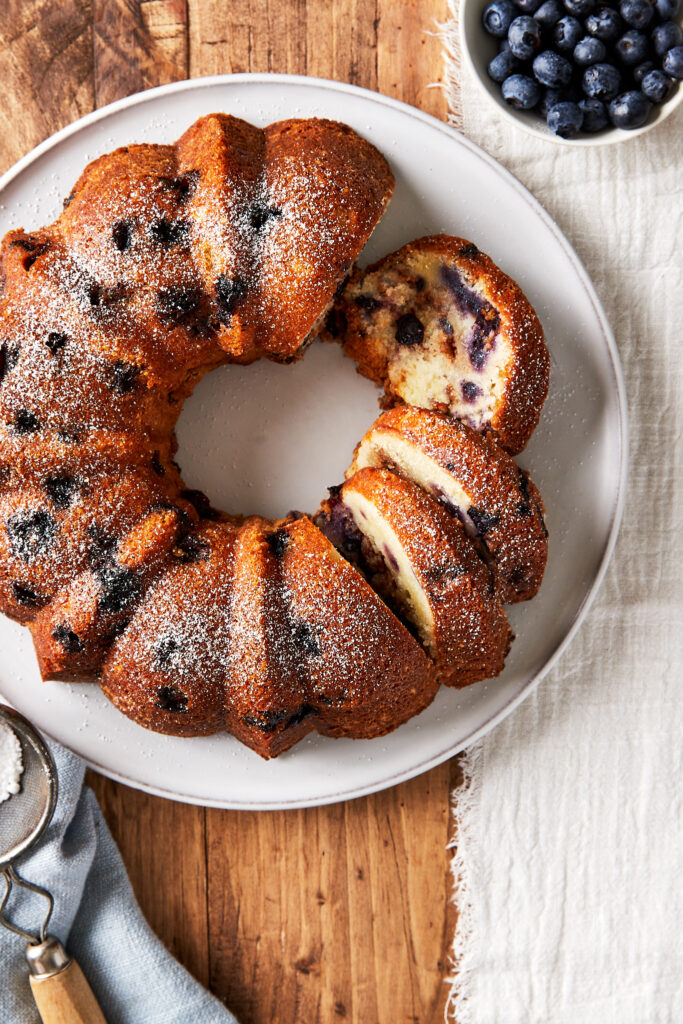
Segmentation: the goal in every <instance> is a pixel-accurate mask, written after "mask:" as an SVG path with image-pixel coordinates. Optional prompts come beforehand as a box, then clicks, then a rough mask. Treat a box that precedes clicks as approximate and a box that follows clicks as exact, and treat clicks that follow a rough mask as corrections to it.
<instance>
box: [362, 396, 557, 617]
mask: <svg viewBox="0 0 683 1024" xmlns="http://www.w3.org/2000/svg"><path fill="white" fill-rule="evenodd" d="M366 466H375V467H384V468H386V469H390V470H392V471H393V472H395V473H399V474H400V475H401V476H404V477H406V478H407V479H409V480H412V481H414V482H415V483H416V484H419V486H420V487H422V488H423V489H424V490H425V491H426V492H427V493H428V494H432V495H433V496H434V497H435V498H437V499H438V500H439V501H440V502H441V503H442V504H443V505H444V506H445V507H446V508H447V509H448V511H449V512H451V513H452V514H453V515H455V516H457V517H458V519H459V520H460V521H461V522H462V524H463V526H464V527H465V530H466V531H467V533H468V534H469V536H470V537H474V538H476V539H477V541H479V550H480V551H481V552H482V553H483V554H484V557H485V558H486V560H487V561H491V562H492V563H493V565H494V566H495V569H496V573H497V576H498V583H499V589H500V595H501V598H502V600H503V601H505V602H514V601H526V600H528V599H529V598H530V597H533V596H534V594H535V593H536V591H537V590H538V588H539V587H540V585H541V580H542V579H543V573H544V570H545V563H546V560H547V557H548V539H547V538H548V531H547V530H546V527H545V522H544V519H543V512H544V509H543V502H542V500H541V496H540V494H539V493H538V488H537V487H536V486H535V485H534V483H533V482H532V481H531V480H530V479H529V475H528V473H525V472H524V470H523V469H520V468H519V466H517V464H516V462H515V461H514V459H512V458H511V457H510V456H509V455H508V454H507V453H506V452H504V451H503V450H502V449H501V448H499V447H498V445H497V444H496V443H495V442H494V441H493V440H492V438H491V437H489V436H486V435H484V434H480V433H477V431H475V430H472V428H471V427H469V426H467V424H465V423H458V422H457V421H456V420H453V419H450V418H449V417H447V416H444V415H443V414H440V413H435V412H429V411H428V410H426V409H415V408H412V407H411V406H405V405H404V406H397V407H396V408H395V409H390V410H389V411H388V412H385V413H384V414H383V415H382V416H380V418H379V419H378V420H377V422H376V423H374V424H373V426H372V427H371V428H370V430H369V431H368V433H367V434H366V435H365V437H364V438H363V440H362V441H361V442H360V444H359V445H358V448H357V449H356V454H355V458H354V460H353V463H352V464H351V467H350V469H349V470H348V474H347V475H348V476H352V474H354V473H356V472H357V471H358V470H361V469H364V468H365V467H366Z"/></svg>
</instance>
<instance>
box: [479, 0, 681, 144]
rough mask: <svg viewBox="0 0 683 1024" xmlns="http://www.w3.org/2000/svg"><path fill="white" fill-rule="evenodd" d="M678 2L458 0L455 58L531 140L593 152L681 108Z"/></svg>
mask: <svg viewBox="0 0 683 1024" xmlns="http://www.w3.org/2000/svg"><path fill="white" fill-rule="evenodd" d="M680 7H681V0H614V2H605V0H462V5H461V14H460V30H461V41H462V52H463V55H464V58H465V60H466V62H467V63H469V65H470V66H471V69H472V71H473V72H474V75H475V77H476V79H477V80H478V82H479V83H480V85H481V86H482V87H483V89H484V91H485V93H486V94H487V95H488V96H489V97H490V98H491V100H492V101H493V102H494V103H496V105H497V106H498V107H499V109H501V110H502V111H503V112H504V113H505V114H506V115H507V116H508V117H510V118H512V119H514V120H515V121H516V122H517V123H518V124H519V125H520V126H521V127H523V128H525V129H526V130H527V131H530V132H532V133H533V134H534V135H539V136H541V137H543V138H546V139H547V138H551V139H555V140H556V141H558V142H565V143H568V144H571V145H584V146H585V145H599V144H602V143H607V142H618V141H620V140H621V139H624V138H629V137H632V136H633V135H639V134H642V132H645V131H648V130H649V129H650V128H651V127H653V126H654V125H655V124H657V123H658V122H659V121H661V120H662V119H663V118H664V117H666V116H667V115H668V114H669V113H671V111H672V110H673V109H674V108H675V107H677V106H678V104H679V103H680V102H681V100H683V87H682V86H681V85H679V82H680V80H681V79H683V31H681V26H680Z"/></svg>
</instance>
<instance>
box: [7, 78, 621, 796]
mask: <svg viewBox="0 0 683 1024" xmlns="http://www.w3.org/2000/svg"><path fill="white" fill-rule="evenodd" d="M216 110H222V111H228V112H230V113H232V114H236V115H238V116H240V117H244V118H247V119H248V120H250V121H252V122H255V123H256V124H261V125H265V124H268V123H269V122H270V121H276V120H278V119H281V118H286V117H292V116H306V117H308V116H314V115H317V116H323V117H330V118H335V119H338V120H342V121H346V122H347V123H348V124H350V125H352V126H353V127H354V128H355V129H356V130H357V131H359V132H360V133H361V134H362V135H365V136H367V137H368V138H369V139H370V140H371V141H372V142H374V143H375V145H377V146H378V147H379V148H380V149H381V150H382V152H383V153H384V154H385V155H386V156H387V158H388V159H389V161H390V163H391V165H392V167H393V169H394V172H395V175H396V180H397V188H396V193H395V196H394V198H393V200H392V202H391V204H390V206H389V209H388V212H387V214H386V216H385V217H384V219H383V221H382V222H381V224H380V226H379V227H378V229H377V231H376V233H375V235H374V236H373V238H372V240H371V242H370V244H369V245H368V246H367V249H366V252H365V253H364V259H366V260H369V259H375V258H377V257H379V256H380V255H382V254H384V253H386V252H388V251H390V250H392V249H394V248H397V247H398V246H399V245H402V244H403V243H404V242H407V241H408V240H410V239H412V238H415V237H417V236H419V235H424V234H428V233H431V232H440V231H443V232H449V233H452V234H458V235H462V236H464V237H465V238H468V239H471V240H472V241H474V242H476V244H477V245H478V246H480V247H481V248H482V249H484V250H485V251H486V252H488V253H490V255H491V256H492V257H493V259H494V260H495V261H496V262H497V263H499V264H500V265H501V266H502V267H503V268H504V269H505V270H506V271H508V272H509V273H510V274H511V275H512V276H513V277H514V278H516V280H517V281H519V283H520V284H521V285H522V287H523V289H524V291H525V292H526V293H527V295H528V296H529V299H530V300H531V302H532V303H533V305H534V306H535V307H536V309H537V310H538V312H539V315H540V317H541V320H542V322H543V324H544V326H545V330H546V335H547V339H548V345H549V347H550V350H551V353H552V384H551V393H550V397H549V399H548V402H547V404H546V407H545V412H544V415H543V419H542V422H541V425H540V427H539V429H538V430H537V431H536V433H535V435H534V437H533V439H532V442H531V444H530V445H529V447H528V449H527V450H526V451H525V452H524V453H523V454H522V456H521V457H520V460H519V461H520V463H521V464H522V465H523V466H524V467H525V468H528V469H529V470H530V471H531V474H532V476H533V479H534V480H535V481H536V482H537V483H538V485H539V486H540V488H541V491H542V493H543V496H544V499H545V502H546V505H547V509H548V520H549V526H550V538H551V540H550V559H549V565H548V571H547V574H546V579H545V581H544V583H543V587H542V589H541V592H540V594H539V596H538V597H537V598H536V600H534V601H532V602H530V603H529V604H526V605H522V606H519V605H518V606H516V607H515V608H513V609H511V610H510V619H511V620H512V625H513V628H514V630H515V632H516V633H517V641H516V642H515V644H514V645H513V648H512V652H511V654H510V657H509V659H508V664H507V667H506V669H505V672H504V674H503V675H502V676H501V677H500V678H498V679H496V680H495V681H492V682H482V683H479V684H477V685H475V686H472V687H470V688H469V689H467V690H464V691H455V690H450V691H446V690H444V691H442V692H441V693H440V694H439V695H438V696H437V699H436V700H435V701H434V703H433V704H432V706H431V707H430V708H428V709H427V710H426V711H425V712H423V714H421V715H420V716H419V717H417V718H414V719H413V720H412V721H410V722H408V723H407V724H406V725H404V726H402V727H401V728H400V729H398V730H396V732H394V733H392V734H391V735H390V736H386V737H384V738H382V739H377V740H362V741H361V740H355V741H353V740H331V739H324V738H321V737H318V736H311V737H308V738H306V739H305V740H303V741H302V742H301V743H299V744H298V745H297V746H296V747H295V748H294V749H293V750H291V751H289V752H288V753H287V754H284V755H283V756H282V757H280V758H278V759H277V760H275V761H272V762H265V761H262V760H261V759H260V758H259V757H258V756H257V755H256V754H254V753H252V752H251V751H249V750H247V749H246V747H243V746H241V745H240V744H239V743H238V742H237V741H236V740H234V739H232V737H230V736H227V735H218V736H213V737H209V738H206V739H174V738H170V737H165V736H159V735H155V734H154V733H150V732H146V731H145V730H143V729H142V728H140V727H139V726H137V725H134V724H133V723H132V722H130V721H128V720H127V719H126V718H124V717H123V715H121V714H119V712H117V711H116V710H115V709H114V708H113V706H112V705H110V704H109V703H108V702H107V700H106V699H105V698H104V697H103V696H102V695H101V694H100V692H99V690H98V689H97V687H96V686H94V685H67V684H64V683H56V682H55V683H41V682H40V679H39V676H38V670H37V667H36V662H35V659H34V655H33V651H32V647H31V642H30V637H29V633H28V630H26V629H24V628H22V627H21V626H18V625H17V624H15V623H12V622H10V621H9V620H8V619H5V618H0V692H2V694H3V695H4V697H5V698H6V699H7V700H8V701H10V702H11V703H12V704H13V705H14V706H15V707H17V708H18V709H19V710H20V711H22V712H23V713H24V714H25V715H27V716H28V717H29V718H30V719H31V720H32V721H33V722H34V723H35V724H36V725H37V726H38V727H39V728H41V729H42V730H44V731H45V732H46V733H48V734H49V735H50V736H52V737H54V738H55V739H57V740H59V741H60V742H61V743H64V744H65V745H66V746H68V747H70V748H71V749H72V750H74V751H76V752H77V753H78V754H80V755H81V756H82V757H84V758H85V759H86V761H88V762H89V763H90V764H91V765H93V766H94V767H96V768H97V769H98V770H99V771H101V772H104V773H105V774H107V775H110V776H112V777H113V778H116V779H120V780H121V781H123V782H127V783H129V784H130V785H132V786H137V787H139V788H141V789H146V790H149V791H150V792H153V793H158V794H160V795H162V796H168V797H172V798H174V799H177V800H185V801H189V802H192V803H202V804H208V805H214V806H219V807H234V808H245V809H273V808H286V807H301V806H305V805H316V804H323V803H333V802H334V801H337V800H344V799H348V798H350V797H356V796H360V795H361V794H364V793H370V792H373V791H375V790H379V789H382V788H384V787H386V786H391V785H394V784H395V783H398V782H401V781H402V780H404V779H407V778H410V777H411V776H413V775H417V774H419V773H420V772H423V771H426V770H427V769H428V768H431V767H433V766H434V765H436V764H438V763H439V762H441V761H444V760H445V759H446V758H448V757H450V756H451V755H453V754H455V753H456V752H457V751H458V750H461V749H462V748H463V747H465V746H467V745H468V744H470V743H472V742H473V741H474V740H475V739H477V738H478V737H480V736H482V735H483V734H484V733H485V732H487V731H488V730H489V729H492V728H493V726H494V725H496V724H497V723H498V722H499V721H500V720H501V719H502V718H503V717H504V716H505V715H507V714H509V713H510V712H511V711H512V710H513V708H514V707H515V706H516V705H517V704H518V703H519V702H520V701H521V700H523V698H524V697H526V696H527V695H528V694H529V693H530V691H531V690H532V688H533V687H534V686H535V685H536V684H537V683H538V681H539V679H540V678H541V677H542V675H543V674H544V673H545V672H547V671H548V669H549V667H550V666H551V665H552V663H553V662H554V661H555V660H556V658H557V657H558V655H559V654H560V652H561V650H562V649H563V647H564V646H565V645H566V643H567V642H568V640H569V638H570V637H571V635H572V634H573V633H574V631H575V630H576V628H577V626H578V623H579V621H580V620H581V619H582V618H583V616H584V615H585V614H586V611H587V608H588V605H589V603H590V601H591V599H592V597H593V595H594V594H595V590H596V588H597V586H598V584H599V582H600V579H601V577H602V574H603V572H604V568H605V564H606V562H607V559H608V557H609V554H610V552H611V549H612V546H613V543H614V539H615V535H616V531H617V526H618V522H619V517H620V511H621V504H622V497H623V492H624V481H625V473H626V448H627V445H626V412H625V402H624V391H623V384H622V379H621V372H620V368H619V363H618V357H617V353H616V349H615V345H614V341H613V339H612V336H611V333H610V329H609V326H608V324H607V322H606V320H605V316H604V314H603V312H602V310H601V308H600V305H599V303H598V300H597V298H596V295H595V292H594V291H593V288H592V286H591V283H590V281H589V279H588V277H587V275H586V273H585V271H584V269H583V267H582V266H581V264H580V262H579V260H578V258H577V256H576V254H575V253H574V252H573V250H572V249H571V247H570V246H569V244H568V243H567V241H566V239H565V238H564V237H563V235H562V234H561V233H560V231H559V230H558V228H557V227H556V225H555V224H554V223H553V222H552V221H551V219H550V218H549V217H548V215H547V214H546V213H545V212H544V210H543V209H542V208H541V206H540V205H539V204H538V203H537V202H536V201H535V200H534V199H533V198H532V197H531V196H530V195H529V193H528V192H526V191H525V189H524V188H523V187H522V186H521V185H520V184H519V183H518V182H517V181H516V180H515V178H513V177H512V175H510V174H509V173H508V172H507V171H505V170H504V169H503V168H502V167H500V166H499V165H498V164H497V163H496V162H495V161H494V160H492V159H491V157H489V156H487V155H486V154H485V153H483V152H482V151H481V150H479V149H477V147H476V146H474V145H472V143H470V142H468V141H467V140H466V139H464V138H462V137H461V136H460V135H458V134H457V133H456V132H455V131H453V130H452V129H450V128H448V127H447V126H446V125H444V124H442V123H441V122H440V121H437V120H435V119H433V118H430V117H428V116H427V115H425V114H422V113H420V112H419V111H417V110H414V109H413V108H412V107H408V106H405V105H404V104H401V103H398V102H396V101H394V100H390V99H387V98H386V97H383V96H379V95H376V94H375V93H370V92H366V91H364V90H361V89H357V88H354V87H352V86H348V85H340V84H338V83H334V82H326V81H319V80H316V79H307V78H296V77H288V76H282V75H234V76H224V77H219V78H206V79H198V80H194V81H191V82H181V83H178V84H174V85H169V86H164V87H163V88H160V89H154V90H152V91H150V92H147V93H143V94H142V95H139V96H132V97H130V98H129V99H126V100H122V101H121V102H119V103H115V104H113V105H112V106H110V107H106V108H105V109H103V110H100V111H97V112H96V113H94V114H92V115H89V116H88V117H85V118H83V120H81V121H78V122H77V123H76V124H74V125H71V126H70V127H69V128H66V129H65V130H64V131H62V132H59V133H58V134H57V135H55V136H53V138H51V139H48V140H47V142H45V143H43V144H42V145H41V146H39V147H38V148H37V149H36V150H34V152H32V153H30V154H29V155H28V156H27V157H26V158H24V159H23V160H22V161H21V162H20V163H19V164H17V165H16V167H14V168H13V169H12V170H11V171H10V172H9V173H8V174H7V175H5V177H4V178H3V179H2V181H1V182H0V192H1V194H0V200H1V206H0V234H2V233H4V232H5V231H6V230H7V229H8V228H10V227H15V226H18V225H23V226H24V227H26V228H27V229H31V228H34V227H37V226H38V225H41V224H45V223H47V222H48V221H49V220H51V219H52V218H53V217H54V216H55V215H56V214H57V212H58V210H59V209H60V203H61V198H62V197H63V196H65V195H67V194H68V193H69V191H70V189H71V186H72V184H73V182H74V181H75V179H76V178H77V176H78V175H79V173H80V171H81V169H82V168H83V167H84V165H85V164H86V163H87V162H88V161H89V160H92V159H93V158H94V157H96V156H98V155H99V154H101V153H105V152H107V151H108V150H110V149H113V148H114V147H115V146H119V145H123V144H124V143H129V142H142V141H149V142H170V141H172V140H173V139H175V138H176V137H177V136H178V135H180V133H181V132H182V131H183V130H184V129H185V128H186V127H187V126H188V125H189V124H190V123H191V122H192V121H194V120H195V118H197V117H198V116H199V115H201V114H205V113H209V112H211V111H216ZM376 415H377V392H376V391H375V389H374V388H373V386H372V385H371V384H370V383H369V382H368V381H365V380H363V379H362V378H360V377H359V376H358V375H357V374H356V373H355V371H354V367H353V365H352V363H351V362H350V361H349V360H346V359H344V358H343V357H342V356H341V353H340V352H339V351H338V350H337V349H336V348H334V347H332V346H313V347H312V348H311V349H310V350H309V352H308V353H307V354H306V357H305V359H304V360H303V361H302V362H301V363H299V364H297V365H294V366H276V365H274V364H270V363H266V362H265V361H264V362H259V363H257V364H255V365H253V366H250V367H247V368H244V367H224V368H221V369H219V370H217V371H215V372H214V373H212V374H211V375H210V376H209V377H206V378H205V379H204V380H203V382H202V383H201V384H200V385H199V387H198V388H197V391H196V392H195V394H194V395H193V396H192V398H191V399H190V400H189V402H188V403H187V406H186V408H185V410H184V412H183V414H182V417H181V421H180V429H179V438H180V452H179V458H180V463H181V466H182V467H183V469H184V471H185V476H186V479H187V481H188V483H189V484H190V486H196V487H201V488H203V489H204V490H206V491H207V492H208V494H209V495H210V496H211V498H212V499H213V500H214V501H215V502H217V503H219V504H221V505H222V506H223V507H225V508H228V509H231V510H239V511H243V512H260V513H264V514H266V515H281V514H283V513H284V512H286V511H288V510H289V509H290V508H299V509H304V510H308V511H312V510H314V509H315V508H316V507H317V505H318V503H319V501H320V499H321V498H322V496H323V495H324V494H325V488H326V487H327V485H328V484H332V483H336V482H339V481H340V480H341V478H342V473H343V471H344V469H345V467H346V466H347V465H348V461H349V457H350V455H351V452H352V450H353V447H354V445H355V444H356V442H357V441H358V439H359V438H360V437H361V435H362V434H363V433H364V431H365V430H366V429H367V428H368V426H369V425H370V423H371V422H372V420H373V419H374V418H375V416H376Z"/></svg>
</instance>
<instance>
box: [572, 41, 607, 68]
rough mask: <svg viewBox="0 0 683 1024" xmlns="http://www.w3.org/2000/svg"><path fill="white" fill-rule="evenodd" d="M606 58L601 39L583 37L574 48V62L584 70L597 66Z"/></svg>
mask: <svg viewBox="0 0 683 1024" xmlns="http://www.w3.org/2000/svg"><path fill="white" fill-rule="evenodd" d="M606 56H607V47H606V46H605V44H604V43H603V41H602V39H595V37H594V36H584V37H583V39H579V41H578V43H577V44H576V46H575V47H574V62H575V63H576V64H578V65H580V66H581V67H584V68H587V67H589V66H590V65H591V64H599V63H600V61H601V60H604V59H605V57H606Z"/></svg>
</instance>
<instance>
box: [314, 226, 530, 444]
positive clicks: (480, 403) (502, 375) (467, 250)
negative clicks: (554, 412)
mask: <svg viewBox="0 0 683 1024" xmlns="http://www.w3.org/2000/svg"><path fill="white" fill-rule="evenodd" d="M327 333H328V336H329V335H331V336H332V337H337V338H338V339H339V340H341V341H343V342H344V347H345V351H346V353H347V355H349V356H350V357H351V358H352V359H355V360H356V362H357V364H358V369H359V371H360V372H361V373H363V374H364V375H365V376H366V377H369V378H370V379H371V380H374V381H375V382H376V383H378V384H380V385H381V386H382V387H383V388H384V390H385V395H386V401H387V402H388V403H389V404H396V403H398V402H402V403H406V404H407V405H415V406H420V407H422V408H425V409H434V410H437V411H441V412H448V413H450V415H451V416H454V417H456V418H457V419H461V420H462V421H463V422H465V423H467V424H469V426H471V427H472V428H473V429H475V430H478V431H481V432H483V433H492V434H494V436H495V437H496V439H497V441H498V443H499V444H500V445H502V447H503V448H505V449H506V450H507V451H509V452H512V453H513V454H514V453H515V452H519V451H521V450H522V448H524V446H525V445H526V443H527V441H528V440H529V438H530V436H531V434H532V432H533V431H534V429H535V427H536V425H537V423H538V419H539V416H540V413H541V408H542V406H543V403H544V401H545V398H546V395H547V393H548V378H549V356H548V350H547V349H546V346H545V341H544V339H543V330H542V328H541V325H540V323H539V320H538V317H537V316H536V313H535V312H534V310H533V309H532V307H531V305H530V304H529V302H528V301H527V299H526V297H525V296H524V294H523V293H522V291H521V289H520V288H519V287H518V286H517V285H516V284H515V282H514V281H512V280H511V279H510V278H509V277H508V276H507V275H506V274H504V273H503V272H502V271H501V270H499V268H498V267H497V266H496V265H495V264H494V262H493V261H492V260H491V259H490V258H489V257H488V256H486V255H485V254H484V253H482V252H480V251H479V249H477V247H476V246H475V245H473V244H472V243H471V242H467V241H465V239H463V238H453V237H451V236H448V235H434V236H432V237H428V238H420V239H417V240H416V241H414V242H411V243H410V244H408V245H406V246H404V247H403V248H402V249H399V250H398V251H397V252H394V253H391V254H390V255H389V256H385V257H384V259H382V260H380V261H379V263H375V264H374V265H373V266H371V267H370V268H369V269H368V270H367V271H365V272H363V271H357V272H356V273H355V274H354V275H353V277H352V278H351V280H350V282H349V284H348V285H347V287H346V289H345V290H344V292H343V294H342V296H341V298H340V299H339V300H338V301H337V303H336V305H335V307H334V308H333V310H332V314H331V316H330V318H329V320H328V328H327Z"/></svg>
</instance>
